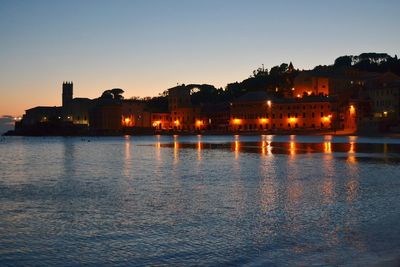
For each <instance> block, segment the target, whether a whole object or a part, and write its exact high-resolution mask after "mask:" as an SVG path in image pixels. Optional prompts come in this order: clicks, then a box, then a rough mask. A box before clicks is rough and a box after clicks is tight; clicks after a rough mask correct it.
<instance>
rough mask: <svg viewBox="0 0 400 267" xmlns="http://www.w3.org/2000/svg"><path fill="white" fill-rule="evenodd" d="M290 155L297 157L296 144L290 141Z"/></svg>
mask: <svg viewBox="0 0 400 267" xmlns="http://www.w3.org/2000/svg"><path fill="white" fill-rule="evenodd" d="M289 152H290V155H292V156H293V155H296V142H294V141H290V149H289Z"/></svg>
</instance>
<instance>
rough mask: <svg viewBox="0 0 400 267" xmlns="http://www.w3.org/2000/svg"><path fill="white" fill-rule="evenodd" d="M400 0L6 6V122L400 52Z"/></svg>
mask: <svg viewBox="0 0 400 267" xmlns="http://www.w3.org/2000/svg"><path fill="white" fill-rule="evenodd" d="M399 10H400V1H398V0H393V1H391V0H385V1H368V0H358V1H356V0H354V1H348V0H337V1H319V0H314V1H311V0H309V1H295V0H293V1H232V0H229V1H228V0H226V1H194V0H186V1H184V0H181V1H174V0H169V1H161V0H160V1H156V0H146V1H123V0H119V1H73V0H70V1H41V0H38V1H11V0H8V1H3V0H0V36H1V42H0V48H1V49H0V117H1V116H3V115H12V116H19V115H22V114H23V113H24V110H25V109H28V108H31V107H34V106H55V105H60V104H61V86H62V82H63V81H73V82H74V96H77V97H89V98H95V97H98V96H100V95H101V93H102V92H103V91H104V90H106V89H111V88H116V87H117V88H122V89H124V90H125V94H124V96H125V97H127V98H129V97H132V96H155V95H158V94H159V93H161V92H163V91H164V90H166V89H168V88H170V87H173V86H175V85H177V83H185V84H189V83H208V84H212V85H215V86H216V87H225V86H226V84H227V83H230V82H235V81H241V80H243V79H245V78H247V77H249V75H250V74H251V73H252V71H253V70H254V69H256V68H258V67H260V66H261V65H262V64H264V65H265V67H267V68H271V67H272V66H274V65H278V64H280V63H282V62H286V63H289V62H290V61H292V62H293V64H294V66H295V67H296V68H299V69H309V68H313V67H314V66H316V65H328V64H332V63H333V61H334V60H335V58H337V57H338V56H342V55H349V54H351V55H357V54H360V53H363V52H383V53H388V54H390V55H392V56H394V55H395V54H398V52H399V48H400V35H399V34H398V27H399V25H400V16H399V15H398V11H399Z"/></svg>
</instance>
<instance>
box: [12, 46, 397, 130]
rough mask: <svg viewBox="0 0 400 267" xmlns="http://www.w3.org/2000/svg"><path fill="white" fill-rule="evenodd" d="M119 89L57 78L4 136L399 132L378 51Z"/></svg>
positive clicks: (392, 83)
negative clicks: (305, 65)
mask: <svg viewBox="0 0 400 267" xmlns="http://www.w3.org/2000/svg"><path fill="white" fill-rule="evenodd" d="M123 93H124V90H123V89H120V88H114V89H110V90H105V91H104V92H103V93H102V94H101V96H100V97H98V98H95V99H89V98H76V97H75V98H74V84H73V82H72V81H71V82H69V81H67V82H63V84H62V106H59V107H57V106H54V107H49V106H38V107H34V108H30V109H27V110H26V111H25V114H24V115H23V116H22V117H20V118H16V121H15V129H14V130H13V131H9V132H7V133H6V135H28V136H48V135H52V136H54V135H55V136H77V135H79V136H81V135H126V134H129V135H134V134H194V133H205V134H207V133H208V134H226V133H240V134H279V133H283V134H316V133H337V132H342V133H361V134H362V133H364V134H386V133H399V132H400V109H399V107H400V60H399V59H398V58H397V56H394V57H392V56H390V55H388V54H385V53H363V54H360V55H358V56H341V57H338V58H337V59H336V60H335V62H334V64H332V65H329V66H317V67H315V68H314V69H312V70H298V69H296V68H295V67H294V66H293V64H292V63H291V62H290V63H289V64H287V63H282V64H281V65H279V66H274V67H272V68H271V69H269V70H268V69H266V68H264V66H263V67H261V68H258V69H257V70H255V71H253V73H252V75H251V76H250V77H249V78H248V79H245V80H243V81H242V82H234V83H230V84H228V85H227V86H226V87H225V88H215V87H214V86H213V85H208V84H188V85H185V84H181V85H177V86H176V87H173V88H170V89H167V90H165V91H164V92H163V93H161V94H159V95H158V96H155V97H147V98H138V97H133V98H130V99H126V98H124V97H123Z"/></svg>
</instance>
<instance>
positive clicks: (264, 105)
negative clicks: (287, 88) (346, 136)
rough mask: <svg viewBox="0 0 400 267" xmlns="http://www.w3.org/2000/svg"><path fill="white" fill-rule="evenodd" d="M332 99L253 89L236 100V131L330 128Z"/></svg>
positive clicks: (233, 117) (233, 116) (233, 126)
mask: <svg viewBox="0 0 400 267" xmlns="http://www.w3.org/2000/svg"><path fill="white" fill-rule="evenodd" d="M332 114H333V111H332V100H331V98H328V97H324V96H319V97H307V98H271V97H270V96H269V95H268V94H267V93H265V92H251V93H248V94H246V95H244V96H243V97H240V98H238V99H236V100H235V101H233V102H232V106H231V120H230V123H231V130H232V131H267V130H274V129H276V130H293V129H330V128H331V127H332V123H331V120H332V117H333V115H332Z"/></svg>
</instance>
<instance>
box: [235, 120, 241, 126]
mask: <svg viewBox="0 0 400 267" xmlns="http://www.w3.org/2000/svg"><path fill="white" fill-rule="evenodd" d="M241 122H242V120H241V119H233V124H236V125H238V124H240V123H241Z"/></svg>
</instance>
